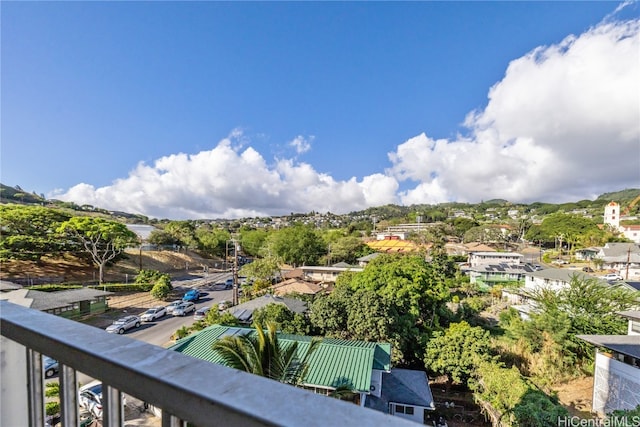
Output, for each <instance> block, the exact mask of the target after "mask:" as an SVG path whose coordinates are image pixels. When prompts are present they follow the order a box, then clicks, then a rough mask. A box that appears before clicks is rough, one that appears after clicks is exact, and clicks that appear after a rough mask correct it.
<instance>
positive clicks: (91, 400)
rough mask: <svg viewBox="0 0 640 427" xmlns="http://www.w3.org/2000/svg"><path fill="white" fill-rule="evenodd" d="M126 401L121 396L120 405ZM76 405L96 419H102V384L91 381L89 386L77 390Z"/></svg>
mask: <svg viewBox="0 0 640 427" xmlns="http://www.w3.org/2000/svg"><path fill="white" fill-rule="evenodd" d="M126 403H127V401H126V399H125V397H124V395H123V396H122V405H126ZM78 404H79V405H80V407H81V408H84V409H86V410H87V411H89V412H91V413H92V414H93V415H94V416H95V417H96V418H102V383H101V382H100V381H97V380H96V381H91V382H90V383H89V384H87V385H85V386H82V387H80V389H79V390H78Z"/></svg>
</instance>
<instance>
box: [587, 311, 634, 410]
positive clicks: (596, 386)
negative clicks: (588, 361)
mask: <svg viewBox="0 0 640 427" xmlns="http://www.w3.org/2000/svg"><path fill="white" fill-rule="evenodd" d="M619 314H620V315H621V316H623V317H626V318H627V319H628V320H629V328H628V329H629V333H628V334H627V335H578V338H580V339H582V340H584V341H586V342H588V343H590V344H593V345H594V346H596V356H595V369H594V374H593V399H592V411H593V412H595V413H597V414H600V415H604V414H609V413H611V412H613V411H615V410H624V409H635V408H637V407H638V406H640V311H624V312H621V313H619Z"/></svg>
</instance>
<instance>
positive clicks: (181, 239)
mask: <svg viewBox="0 0 640 427" xmlns="http://www.w3.org/2000/svg"><path fill="white" fill-rule="evenodd" d="M164 231H165V232H167V233H169V234H170V235H171V236H172V237H173V238H174V239H175V241H176V242H177V244H178V245H180V246H181V247H184V248H192V247H196V246H197V242H198V239H197V238H196V226H195V224H194V223H193V222H192V221H170V222H168V223H167V224H166V225H165V226H164Z"/></svg>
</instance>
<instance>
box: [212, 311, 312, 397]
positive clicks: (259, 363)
mask: <svg viewBox="0 0 640 427" xmlns="http://www.w3.org/2000/svg"><path fill="white" fill-rule="evenodd" d="M276 329H277V327H276V324H275V323H268V324H267V332H266V333H265V331H264V330H263V329H262V327H261V326H260V325H256V334H255V335H238V336H227V337H223V338H221V339H220V340H218V341H216V342H215V343H213V344H212V346H211V348H212V349H213V351H215V352H217V353H218V354H220V355H221V356H222V358H223V361H224V364H225V365H227V366H229V367H231V368H236V369H239V370H241V371H245V372H249V373H252V374H256V375H260V376H262V377H267V378H270V379H273V380H276V381H280V382H282V383H286V384H292V385H298V384H301V383H302V382H303V381H304V378H305V376H306V375H307V372H308V370H309V358H310V357H311V354H312V353H313V352H314V351H315V350H316V349H317V348H318V346H319V345H320V343H321V340H319V339H316V338H313V339H312V340H311V342H310V343H309V347H308V348H307V350H306V351H305V353H304V355H303V357H301V358H300V357H298V342H297V341H294V342H292V343H291V344H289V345H283V343H282V342H280V341H279V340H278V335H277V333H276Z"/></svg>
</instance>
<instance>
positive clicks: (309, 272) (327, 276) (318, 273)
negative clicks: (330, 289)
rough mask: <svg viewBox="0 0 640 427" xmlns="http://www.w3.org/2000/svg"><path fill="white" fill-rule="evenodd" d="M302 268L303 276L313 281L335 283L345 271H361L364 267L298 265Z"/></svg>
mask: <svg viewBox="0 0 640 427" xmlns="http://www.w3.org/2000/svg"><path fill="white" fill-rule="evenodd" d="M298 268H299V269H300V270H302V274H303V277H304V278H305V279H306V280H310V281H313V282H330V283H335V281H336V279H337V278H338V275H340V273H343V272H345V271H354V272H360V271H362V270H363V268H362V267H323V266H317V265H316V266H314V265H303V266H302V267H298Z"/></svg>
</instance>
